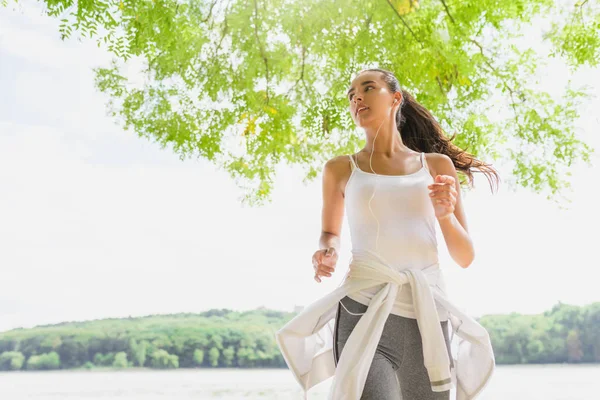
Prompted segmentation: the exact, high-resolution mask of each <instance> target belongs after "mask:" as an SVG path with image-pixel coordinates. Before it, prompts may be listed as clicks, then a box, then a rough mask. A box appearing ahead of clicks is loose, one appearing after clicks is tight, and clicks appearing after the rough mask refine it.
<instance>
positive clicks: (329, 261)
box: [313, 156, 348, 282]
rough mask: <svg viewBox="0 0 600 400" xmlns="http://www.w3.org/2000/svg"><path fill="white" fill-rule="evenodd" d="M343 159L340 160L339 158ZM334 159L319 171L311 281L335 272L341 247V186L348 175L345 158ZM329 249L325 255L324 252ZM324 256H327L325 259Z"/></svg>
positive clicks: (342, 194) (342, 201)
mask: <svg viewBox="0 0 600 400" xmlns="http://www.w3.org/2000/svg"><path fill="white" fill-rule="evenodd" d="M342 157H343V156H342ZM342 157H335V158H332V159H331V160H329V161H327V162H326V163H325V166H324V168H323V208H322V212H321V236H320V238H319V249H320V250H318V251H317V252H315V254H314V255H313V266H314V267H315V272H316V273H315V280H317V282H320V279H319V276H328V277H330V276H331V274H332V273H333V271H334V270H335V264H336V262H337V259H338V254H339V252H340V246H341V231H342V221H343V219H344V193H343V192H342V185H341V182H342V180H343V179H344V174H347V172H348V164H347V163H346V162H345V161H344V158H345V157H343V158H342ZM328 249H330V250H329V251H328V252H327V250H328ZM326 253H327V254H329V256H326Z"/></svg>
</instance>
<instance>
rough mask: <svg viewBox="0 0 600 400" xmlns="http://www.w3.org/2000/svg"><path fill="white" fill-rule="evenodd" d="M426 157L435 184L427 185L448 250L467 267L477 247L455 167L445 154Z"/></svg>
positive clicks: (432, 154)
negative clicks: (468, 224)
mask: <svg viewBox="0 0 600 400" xmlns="http://www.w3.org/2000/svg"><path fill="white" fill-rule="evenodd" d="M426 160H427V162H428V165H429V168H430V170H431V172H432V176H434V177H435V178H434V183H432V184H431V185H429V186H428V189H429V190H430V191H429V197H430V198H431V201H432V204H433V207H434V209H435V216H436V218H437V220H438V222H439V224H440V228H441V230H442V233H443V235H444V240H445V241H446V245H447V246H448V251H449V253H450V256H451V257H452V259H453V260H454V261H456V263H457V264H458V265H460V266H461V267H462V268H467V267H468V266H469V265H471V263H472V262H473V259H474V258H475V250H474V248H473V241H472V240H471V237H470V236H469V231H468V228H467V218H466V215H465V210H464V208H463V202H462V196H461V188H460V182H459V181H458V175H457V173H456V168H455V167H454V164H453V163H452V160H451V159H450V157H448V156H447V155H445V154H439V153H430V154H427V155H426Z"/></svg>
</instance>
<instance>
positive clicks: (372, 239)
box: [344, 153, 448, 321]
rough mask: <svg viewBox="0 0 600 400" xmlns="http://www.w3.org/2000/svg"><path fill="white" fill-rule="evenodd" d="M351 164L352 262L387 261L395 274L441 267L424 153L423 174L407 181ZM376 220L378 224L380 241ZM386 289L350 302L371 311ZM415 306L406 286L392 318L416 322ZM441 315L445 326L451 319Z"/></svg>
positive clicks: (348, 204) (347, 206) (348, 203)
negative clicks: (361, 259) (370, 256)
mask: <svg viewBox="0 0 600 400" xmlns="http://www.w3.org/2000/svg"><path fill="white" fill-rule="evenodd" d="M349 158H350V162H351V163H352V173H351V175H350V178H349V179H348V183H347V184H346V189H345V201H344V202H345V209H346V215H347V218H348V225H349V228H350V236H351V242H352V256H353V258H357V257H364V256H365V253H366V254H368V253H369V252H372V253H375V254H378V255H379V256H380V257H383V259H384V260H385V261H387V263H388V265H390V267H392V268H394V269H396V270H402V269H406V268H415V267H416V268H425V267H427V266H429V265H431V264H435V263H437V262H438V261H439V259H438V249H437V239H436V223H437V221H436V218H435V212H434V209H433V205H432V203H431V199H430V197H429V189H428V188H427V186H428V185H429V184H431V183H433V182H434V179H433V177H432V176H431V174H430V173H429V168H428V167H427V162H426V160H425V154H424V153H421V168H420V169H419V170H418V171H417V172H414V173H412V174H407V175H376V174H373V173H370V172H366V171H363V170H361V169H360V168H359V167H358V166H357V164H356V162H355V161H354V159H353V157H352V156H349ZM375 185H377V187H376V188H375V195H374V196H373V190H374V186H375ZM372 196H373V198H372V200H371V208H370V209H369V199H371V197H372ZM371 210H372V212H371ZM373 214H375V216H376V217H377V220H378V221H379V236H378V235H377V220H376V219H375V218H374V217H373ZM377 237H378V239H377ZM382 287H383V284H381V285H377V286H374V287H370V288H367V289H364V290H361V291H360V292H355V293H351V294H349V295H348V297H350V298H351V299H353V300H355V301H358V302H359V303H362V304H365V305H368V304H369V301H370V299H371V298H372V297H373V295H374V293H376V292H377V291H378V290H379V289H381V288H382ZM438 287H439V289H440V290H442V291H444V292H445V284H444V282H443V279H440V281H439V282H438ZM412 303H413V302H412V291H411V288H410V285H403V286H402V288H401V290H400V291H399V293H398V296H397V297H396V302H395V304H394V307H393V309H392V313H393V314H396V315H400V316H403V317H407V318H416V314H415V312H414V307H413V304H412ZM438 314H439V316H440V320H441V321H444V320H446V319H447V318H448V316H447V314H446V312H445V311H444V310H443V309H442V308H441V307H440V308H438Z"/></svg>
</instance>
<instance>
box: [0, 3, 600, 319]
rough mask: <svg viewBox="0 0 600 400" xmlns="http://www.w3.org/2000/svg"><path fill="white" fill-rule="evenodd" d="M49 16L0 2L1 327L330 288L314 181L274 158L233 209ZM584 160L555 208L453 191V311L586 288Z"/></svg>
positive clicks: (594, 265) (594, 215)
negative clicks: (267, 178)
mask: <svg viewBox="0 0 600 400" xmlns="http://www.w3.org/2000/svg"><path fill="white" fill-rule="evenodd" d="M58 24H59V22H58V21H55V20H53V19H51V18H48V17H44V16H42V15H40V12H39V11H36V10H35V9H33V10H31V9H28V8H26V9H24V10H23V11H12V9H11V8H9V9H4V8H0V331H4V330H8V329H12V328H16V327H31V326H35V325H38V324H47V323H58V322H62V321H73V320H87V319H96V318H109V317H121V316H128V315H132V316H141V315H148V314H157V313H177V312H200V311H204V310H208V309H210V308H231V309H237V310H247V309H252V308H255V307H260V306H265V307H269V308H274V309H279V310H287V311H291V310H292V309H293V307H294V306H295V305H302V306H304V305H307V304H308V303H310V302H311V301H314V300H316V299H317V298H319V297H320V296H322V295H324V294H325V293H327V292H329V291H331V290H332V289H334V288H335V287H336V286H337V285H338V284H339V282H340V279H341V278H342V277H343V275H344V273H345V271H346V269H347V262H348V260H349V255H350V243H349V235H348V226H347V222H346V221H344V228H343V229H344V232H343V238H342V239H343V243H342V246H343V248H342V254H341V257H340V260H339V263H338V269H337V271H336V273H335V274H334V276H333V278H330V279H327V278H326V279H325V280H324V281H323V283H321V284H318V283H316V282H315V281H314V280H313V272H312V265H311V262H310V259H311V256H312V254H313V252H314V251H315V250H317V243H318V238H319V232H320V222H321V221H320V217H321V214H320V212H321V192H320V190H321V186H320V185H321V183H320V177H319V178H318V179H317V180H315V181H314V182H312V183H311V184H309V185H304V184H302V182H301V178H302V174H301V172H299V171H298V170H297V169H290V168H287V167H286V168H281V170H280V173H279V175H278V180H277V183H276V190H275V193H274V196H273V202H272V203H271V204H269V205H267V206H264V207H262V208H249V207H244V206H242V205H241V203H240V201H239V197H240V196H241V195H242V191H241V190H240V189H238V188H237V187H236V185H235V184H234V182H233V181H232V180H231V179H230V178H229V176H228V175H227V174H226V173H224V172H222V171H217V170H216V169H215V168H214V167H213V166H212V165H211V164H209V163H207V162H205V161H203V160H200V161H190V160H188V161H180V160H179V158H178V157H177V156H176V155H175V154H173V153H171V152H170V151H169V150H168V149H164V150H163V149H161V148H160V146H159V145H157V144H154V143H151V142H150V141H148V140H146V139H141V138H138V137H137V136H136V135H135V133H133V132H126V131H124V130H122V129H121V128H120V127H119V126H118V125H117V124H116V123H115V121H113V120H112V119H111V118H110V117H109V116H107V115H106V114H107V113H106V106H105V103H106V100H107V98H106V97H105V96H103V95H102V94H100V93H98V92H97V91H96V90H95V89H94V87H93V77H94V74H93V72H92V70H91V69H92V68H93V67H96V66H106V65H107V63H108V61H109V60H110V55H109V54H108V53H107V52H106V51H104V50H102V49H99V48H97V46H96V44H95V42H90V41H84V42H83V43H80V42H78V41H77V40H69V41H67V42H62V41H61V40H60V39H59V34H58ZM565 71H566V70H565V69H564V68H561V67H560V65H553V66H551V68H549V69H546V70H544V71H542V72H540V79H541V80H542V82H543V83H544V84H546V85H548V90H554V91H555V92H556V91H558V90H560V87H561V86H560V85H561V84H562V83H564V81H565V80H566V79H568V78H569V76H568V75H567V74H566V72H565ZM598 76H600V71H599V70H598V69H594V70H592V69H586V70H584V71H582V72H580V73H578V74H577V75H575V76H573V77H572V79H573V80H574V81H575V82H580V83H588V84H591V85H593V87H594V92H595V93H596V95H598V94H600V85H599V84H598ZM599 109H600V103H599V101H598V98H595V99H593V100H592V102H590V103H589V104H586V105H585V106H584V107H583V108H582V110H581V111H582V113H583V114H584V115H583V117H582V118H581V119H580V120H579V121H577V127H578V132H579V133H580V135H581V137H583V138H584V139H586V140H587V141H588V143H590V144H592V145H593V146H595V147H596V148H598V145H599V144H600V140H599V139H598V136H599V135H598V128H599V127H600V121H599V119H598V114H597V110H599ZM593 162H594V166H593V167H591V168H589V167H586V166H585V165H579V166H577V167H576V168H575V169H574V171H573V173H574V180H573V189H574V190H573V192H572V193H567V195H568V197H570V198H571V199H572V203H571V204H570V209H568V210H560V209H559V208H558V207H557V206H556V205H555V204H554V203H552V202H549V201H547V200H546V199H545V197H544V196H541V195H536V194H533V193H529V192H528V191H526V190H517V191H516V192H512V191H511V190H510V189H509V188H508V187H507V186H506V185H503V186H501V190H500V193H499V194H496V195H491V194H490V190H489V187H488V186H487V182H486V180H485V179H484V178H482V177H479V178H478V179H477V180H476V185H477V188H476V189H475V190H473V191H471V192H468V193H465V194H464V197H463V198H464V201H465V209H466V212H467V218H468V222H469V228H470V232H471V235H472V237H473V240H474V242H475V246H476V253H477V255H476V260H475V261H474V263H473V264H472V265H471V267H469V268H468V269H466V270H463V269H461V268H460V267H458V266H457V265H456V264H455V263H454V262H453V261H452V260H451V258H450V257H449V255H448V253H447V249H446V246H445V243H444V242H443V238H442V237H441V236H440V237H439V240H440V258H441V262H442V268H443V269H444V270H445V274H446V279H447V282H448V284H447V285H448V291H449V295H450V296H451V299H452V300H453V301H454V302H455V303H456V304H457V305H458V306H459V307H461V308H463V309H464V310H466V311H467V312H470V313H471V314H472V315H474V316H479V315H482V314H490V313H509V312H513V311H515V312H521V313H540V312H543V311H545V310H547V309H549V308H551V307H552V306H553V305H554V304H556V303H557V302H558V301H562V302H566V303H571V304H577V305H585V304H589V303H591V302H595V301H600V290H598V284H597V282H598V281H599V280H598V278H599V277H600V273H599V272H598V268H599V267H600V262H598V257H597V249H598V233H597V227H598V226H599V224H600V216H599V209H598V206H597V204H598V197H597V195H598V176H599V175H600V174H599V173H600V167H599V166H598V165H599V163H598V156H594V158H593ZM500 172H501V174H503V177H504V178H505V180H508V177H507V174H508V173H509V171H508V170H503V169H501V170H500ZM438 234H439V232H438ZM594 238H595V239H594Z"/></svg>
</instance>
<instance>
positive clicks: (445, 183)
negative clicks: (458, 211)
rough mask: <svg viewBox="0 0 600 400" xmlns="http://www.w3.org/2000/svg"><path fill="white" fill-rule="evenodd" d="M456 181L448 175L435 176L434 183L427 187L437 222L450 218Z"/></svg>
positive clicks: (454, 199) (452, 210) (454, 197)
mask: <svg viewBox="0 0 600 400" xmlns="http://www.w3.org/2000/svg"><path fill="white" fill-rule="evenodd" d="M455 184H456V181H455V180H454V177H452V176H450V175H436V177H435V181H434V183H432V184H431V185H429V186H427V188H428V189H429V190H430V192H429V197H430V198H431V202H432V203H433V209H434V210H435V216H436V218H437V219H438V220H441V219H445V218H450V217H451V216H452V214H454V206H455V205H456V196H457V193H456V186H455Z"/></svg>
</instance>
